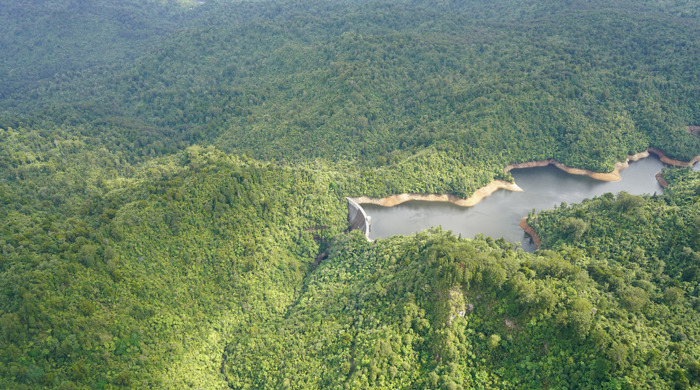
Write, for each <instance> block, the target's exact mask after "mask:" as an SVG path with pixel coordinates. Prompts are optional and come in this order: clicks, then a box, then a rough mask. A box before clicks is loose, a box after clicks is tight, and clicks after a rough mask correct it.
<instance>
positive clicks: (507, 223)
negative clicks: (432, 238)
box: [362, 156, 700, 251]
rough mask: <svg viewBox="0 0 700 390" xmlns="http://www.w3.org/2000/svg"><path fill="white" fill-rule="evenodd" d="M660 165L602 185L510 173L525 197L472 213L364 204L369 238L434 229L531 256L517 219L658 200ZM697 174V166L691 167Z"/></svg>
mask: <svg viewBox="0 0 700 390" xmlns="http://www.w3.org/2000/svg"><path fill="white" fill-rule="evenodd" d="M662 168H663V164H662V163H661V162H660V161H659V159H658V158H656V157H655V156H650V157H648V158H645V159H642V160H639V161H637V162H631V163H630V166H629V168H627V169H624V170H622V172H620V175H621V176H622V180H620V181H617V182H602V181H598V180H594V179H591V178H589V177H587V176H579V175H570V174H568V173H566V172H564V171H562V170H559V169H557V168H555V167H552V166H548V167H541V168H527V169H514V170H512V171H511V174H512V175H513V177H514V178H515V182H516V183H517V184H518V185H519V186H520V187H521V188H522V189H523V192H511V191H505V190H498V191H496V192H495V193H493V194H492V195H491V196H489V197H487V198H486V199H484V200H482V201H481V202H479V203H478V204H477V205H476V206H474V207H461V206H457V205H454V204H452V203H447V202H425V201H411V202H406V203H402V204H400V205H398V206H394V207H382V206H376V205H370V204H364V205H362V207H363V208H364V209H365V211H366V212H367V214H369V215H370V216H371V217H372V224H371V225H370V238H372V239H376V238H386V237H389V236H393V235H397V234H411V233H415V232H419V231H422V230H425V229H427V228H429V227H432V226H442V227H443V228H444V229H446V230H451V231H452V232H453V233H454V234H455V235H460V234H461V235H462V237H470V238H473V237H474V236H475V235H477V234H478V233H484V234H485V235H487V236H491V237H493V238H499V237H503V238H505V239H506V241H510V242H520V243H522V246H523V248H524V249H525V250H528V251H531V250H534V249H535V248H534V246H533V245H532V244H531V243H530V239H529V238H528V237H526V236H525V233H524V232H523V230H522V229H520V227H519V226H518V223H519V222H520V219H521V218H522V217H525V216H527V214H528V212H530V211H532V210H533V209H535V210H537V211H541V210H547V209H552V208H554V206H555V205H559V204H561V203H562V202H566V203H579V202H581V201H582V200H584V199H586V198H592V197H594V196H598V195H602V194H605V193H607V192H612V193H613V194H617V193H618V192H620V191H627V192H628V193H630V194H635V195H640V194H654V193H657V194H661V193H662V192H663V189H662V188H661V186H660V185H659V184H658V183H657V181H656V178H655V177H654V175H656V173H657V172H659V171H661V169H662ZM694 168H695V169H696V170H697V169H698V168H700V163H698V164H695V167H694Z"/></svg>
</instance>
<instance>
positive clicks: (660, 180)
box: [654, 172, 669, 188]
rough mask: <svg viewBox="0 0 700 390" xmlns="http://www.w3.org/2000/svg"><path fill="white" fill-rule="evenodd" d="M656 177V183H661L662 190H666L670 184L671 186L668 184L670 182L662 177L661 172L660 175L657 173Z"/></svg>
mask: <svg viewBox="0 0 700 390" xmlns="http://www.w3.org/2000/svg"><path fill="white" fill-rule="evenodd" d="M654 177H655V178H656V181H657V182H658V183H659V185H660V186H661V188H666V187H668V184H669V183H668V181H666V179H664V177H663V176H661V172H659V173H657V174H656V175H654Z"/></svg>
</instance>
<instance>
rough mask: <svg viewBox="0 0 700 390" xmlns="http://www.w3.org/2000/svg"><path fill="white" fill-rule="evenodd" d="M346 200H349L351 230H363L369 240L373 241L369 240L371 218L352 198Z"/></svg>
mask: <svg viewBox="0 0 700 390" xmlns="http://www.w3.org/2000/svg"><path fill="white" fill-rule="evenodd" d="M345 199H347V200H348V225H349V226H350V230H361V231H362V232H363V233H364V234H365V237H367V240H368V241H372V240H370V238H369V224H370V217H369V216H368V215H367V213H366V212H365V210H364V209H363V208H362V206H360V204H359V203H357V202H355V201H354V200H352V199H350V198H345Z"/></svg>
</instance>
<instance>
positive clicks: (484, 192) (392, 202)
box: [352, 180, 523, 207]
mask: <svg viewBox="0 0 700 390" xmlns="http://www.w3.org/2000/svg"><path fill="white" fill-rule="evenodd" d="M499 189H504V190H508V191H522V190H523V189H522V188H520V187H518V185H517V184H515V183H509V182H507V181H504V180H494V181H492V182H491V183H489V184H487V185H485V186H484V187H481V188H479V189H478V190H476V191H474V194H472V196H470V197H468V198H466V199H464V198H460V197H458V196H454V195H445V194H399V195H391V196H387V197H386V198H381V199H378V198H370V197H367V196H360V197H357V198H352V200H354V201H355V202H357V203H359V204H363V203H364V204H376V205H379V206H384V207H393V206H396V205H399V204H401V203H404V202H408V201H411V200H424V201H428V202H450V203H454V204H456V205H458V206H464V207H471V206H474V205H475V204H477V203H479V202H480V201H481V200H482V199H484V198H486V197H487V196H489V195H491V194H493V193H494V192H496V191H497V190H499Z"/></svg>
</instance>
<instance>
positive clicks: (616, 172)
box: [505, 151, 649, 181]
mask: <svg viewBox="0 0 700 390" xmlns="http://www.w3.org/2000/svg"><path fill="white" fill-rule="evenodd" d="M647 157H649V151H644V152H639V153H637V154H633V155H630V156H628V157H627V160H625V161H624V162H623V161H618V162H617V163H615V167H614V168H613V170H612V172H608V173H602V172H594V171H591V170H588V169H581V168H573V167H570V166H568V165H564V164H562V163H560V162H559V161H557V160H556V159H553V158H550V159H548V160H539V161H528V162H524V163H515V164H509V165H507V166H506V168H505V171H506V172H510V171H511V170H512V169H516V168H534V167H546V166H547V165H554V166H555V167H557V168H559V169H561V170H562V171H564V172H566V173H570V174H572V175H584V176H588V177H591V178H593V179H596V180H600V181H618V180H620V179H621V176H620V171H621V170H623V169H625V168H627V167H628V166H629V162H630V161H637V160H641V159H643V158H647Z"/></svg>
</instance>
